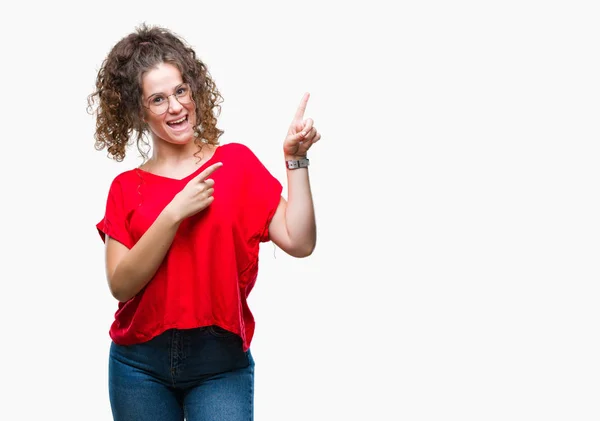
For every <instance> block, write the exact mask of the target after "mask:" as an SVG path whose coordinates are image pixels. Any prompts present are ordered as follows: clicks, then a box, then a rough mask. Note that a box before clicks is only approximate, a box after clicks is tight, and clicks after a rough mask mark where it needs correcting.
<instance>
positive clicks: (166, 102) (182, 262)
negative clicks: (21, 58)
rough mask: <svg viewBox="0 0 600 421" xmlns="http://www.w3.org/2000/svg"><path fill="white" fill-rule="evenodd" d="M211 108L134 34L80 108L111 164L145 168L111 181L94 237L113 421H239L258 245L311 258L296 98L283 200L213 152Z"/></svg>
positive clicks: (222, 149) (198, 70)
mask: <svg viewBox="0 0 600 421" xmlns="http://www.w3.org/2000/svg"><path fill="white" fill-rule="evenodd" d="M221 101H222V98H221V95H220V93H219V91H218V90H217V88H216V86H215V83H214V82H213V80H212V79H211V77H210V75H209V72H208V70H207V67H206V66H205V64H204V63H203V62H202V61H200V60H199V59H198V57H197V56H196V53H195V52H194V50H193V49H192V48H191V47H190V46H189V45H188V44H187V43H186V42H185V40H184V39H183V38H181V37H180V36H178V35H176V34H174V33H173V32H171V31H170V30H168V29H166V28H161V27H150V26H146V25H142V26H141V27H139V28H137V29H136V30H135V32H133V33H131V34H129V35H128V36H126V37H124V38H123V39H121V40H120V41H119V42H118V43H117V44H116V45H115V46H114V47H113V48H112V50H111V51H110V52H109V54H108V56H107V57H106V59H105V60H104V62H103V64H102V66H101V68H100V70H99V73H98V76H97V81H96V90H95V91H94V92H93V93H92V94H91V95H90V96H89V98H88V103H89V106H90V109H94V108H95V113H96V133H95V140H96V148H97V149H99V150H102V149H105V148H106V149H107V151H108V154H109V157H111V158H113V159H116V160H117V161H121V160H122V159H123V158H124V156H125V152H126V146H127V145H128V144H129V143H130V142H132V141H136V142H137V144H138V149H140V151H141V152H142V154H143V155H144V157H145V159H144V162H143V164H142V165H141V166H140V167H138V168H133V169H130V170H127V171H124V172H122V173H121V174H119V175H118V176H117V177H115V179H114V180H113V181H112V184H111V186H110V189H109V192H108V199H107V203H106V210H105V214H104V217H103V218H102V220H101V221H100V222H99V223H98V224H97V229H98V232H99V233H100V236H101V238H102V239H103V240H104V242H105V244H106V252H105V253H106V255H105V261H106V276H107V280H108V285H109V288H110V291H111V293H112V295H113V296H114V297H115V298H116V299H117V300H118V301H119V303H118V309H117V311H116V313H115V320H114V322H113V324H112V326H111V328H110V337H111V339H112V343H111V349H110V359H109V395H110V401H111V407H112V412H113V417H114V419H115V420H127V421H135V420H161V421H170V420H173V421H175V420H177V421H181V420H183V419H184V417H185V419H187V420H188V421H193V420H208V419H211V420H213V419H214V420H221V421H228V420H231V421H234V420H236V421H237V420H251V419H252V418H253V384H254V377H253V375H254V362H253V359H252V355H251V354H250V343H251V340H252V336H253V333H254V326H255V323H254V319H253V317H252V313H251V312H250V309H249V308H248V305H247V297H248V294H249V293H250V291H251V290H252V288H253V286H254V283H255V281H256V277H257V271H258V251H259V244H260V243H261V242H265V241H269V240H270V241H273V243H275V244H276V245H277V246H278V247H279V248H281V249H282V250H284V251H285V252H286V253H288V254H289V255H291V256H295V257H306V256H309V255H310V254H311V253H312V251H313V249H314V247H315V243H316V225H315V215H314V209H313V201H312V195H311V190H310V183H309V176H308V168H307V167H308V159H307V157H306V155H307V151H308V150H309V149H310V147H311V146H312V145H314V144H315V143H316V142H317V141H318V140H319V139H320V137H321V135H320V134H319V133H318V132H317V130H316V129H315V127H314V125H313V121H312V120H311V119H304V111H305V108H306V104H307V101H308V94H305V95H304V97H303V98H302V100H301V102H300V106H299V107H298V109H297V111H296V113H295V116H294V118H293V120H292V122H291V124H290V127H289V130H288V133H287V136H286V137H285V139H284V141H283V160H282V164H283V161H286V165H287V168H288V170H287V183H288V198H287V200H286V199H284V198H283V197H282V196H281V192H282V185H281V183H280V182H279V181H278V180H277V179H275V178H274V177H273V176H272V175H271V174H270V173H269V171H268V170H267V169H266V168H265V166H264V165H263V164H262V163H261V162H260V161H259V160H258V159H257V157H256V156H255V155H254V153H253V152H252V151H251V150H250V149H249V148H248V147H247V146H245V145H243V144H241V143H228V144H225V145H219V137H220V136H221V134H222V133H223V132H222V131H221V130H219V129H218V128H217V116H218V113H219V111H220V107H219V104H220V102H221ZM145 135H148V136H149V137H150V138H151V142H152V149H151V150H152V155H151V156H147V155H146V154H145V152H144V151H143V147H142V146H143V144H144V143H145V142H146V141H145V137H144V136H145ZM148 146H149V145H148Z"/></svg>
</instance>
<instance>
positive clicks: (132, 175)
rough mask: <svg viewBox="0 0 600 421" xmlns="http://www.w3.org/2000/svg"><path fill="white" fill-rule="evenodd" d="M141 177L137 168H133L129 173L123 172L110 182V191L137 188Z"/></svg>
mask: <svg viewBox="0 0 600 421" xmlns="http://www.w3.org/2000/svg"><path fill="white" fill-rule="evenodd" d="M139 179H140V176H139V174H138V170H137V168H133V169H130V170H127V171H123V172H121V173H119V174H117V175H116V176H115V177H114V178H113V179H112V181H111V182H110V191H111V192H114V191H115V190H117V189H118V190H120V191H125V190H128V188H130V187H131V186H137V185H138V184H139Z"/></svg>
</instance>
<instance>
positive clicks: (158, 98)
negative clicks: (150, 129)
mask: <svg viewBox="0 0 600 421" xmlns="http://www.w3.org/2000/svg"><path fill="white" fill-rule="evenodd" d="M164 100H165V97H162V96H160V95H157V96H155V97H153V98H152V99H151V100H150V103H151V104H152V105H159V104H162V103H163V102H164Z"/></svg>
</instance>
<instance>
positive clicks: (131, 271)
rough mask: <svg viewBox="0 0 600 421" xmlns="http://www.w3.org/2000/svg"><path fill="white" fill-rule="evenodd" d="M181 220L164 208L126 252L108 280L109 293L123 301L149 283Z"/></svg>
mask: <svg viewBox="0 0 600 421" xmlns="http://www.w3.org/2000/svg"><path fill="white" fill-rule="evenodd" d="M179 224H180V220H178V218H176V217H175V215H174V214H173V213H172V212H170V210H169V207H167V208H165V209H164V210H163V211H162V212H161V213H160V215H159V216H158V217H157V218H156V220H155V221H154V223H153V224H152V225H151V226H150V228H148V230H147V231H146V232H145V233H144V235H142V237H141V238H140V239H139V241H138V242H137V243H136V244H135V245H134V246H133V247H132V248H131V249H130V250H129V251H128V252H127V254H126V255H125V256H124V257H123V259H122V260H121V261H120V262H119V264H118V265H117V266H116V268H115V270H114V272H113V274H112V276H111V277H110V286H111V290H112V294H113V295H114V296H115V298H117V299H118V300H119V301H122V302H125V301H127V300H129V299H131V298H132V297H134V296H135V295H136V294H137V293H138V292H140V291H141V290H142V288H144V287H145V286H146V284H148V282H150V280H151V279H152V277H153V276H154V275H155V274H156V271H157V270H158V268H159V266H160V265H161V263H162V262H163V260H164V258H165V256H166V254H167V252H168V250H169V248H170V247H171V244H172V243H173V239H174V238H175V234H176V232H177V229H178V228H179Z"/></svg>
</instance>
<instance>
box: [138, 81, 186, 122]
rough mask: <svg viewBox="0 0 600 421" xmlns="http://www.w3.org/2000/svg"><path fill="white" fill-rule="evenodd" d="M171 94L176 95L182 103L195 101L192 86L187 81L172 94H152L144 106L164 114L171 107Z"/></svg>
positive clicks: (157, 113)
mask: <svg viewBox="0 0 600 421" xmlns="http://www.w3.org/2000/svg"><path fill="white" fill-rule="evenodd" d="M170 96H175V99H177V101H178V102H179V103H180V104H181V105H185V104H189V103H190V102H193V99H192V88H190V85H188V84H187V83H182V84H181V85H179V86H177V87H176V88H175V92H173V93H172V94H171V95H164V94H156V95H153V96H151V97H150V98H149V99H148V101H147V103H146V104H147V105H144V108H147V109H149V110H150V111H152V112H153V113H154V114H156V115H161V114H164V113H166V112H167V110H168V109H169V97H170Z"/></svg>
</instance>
